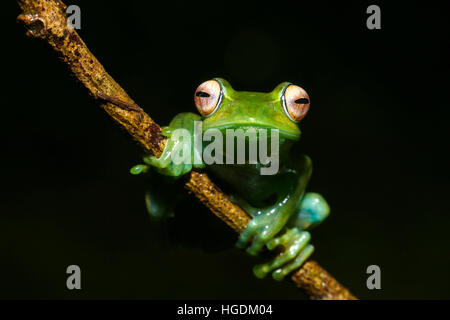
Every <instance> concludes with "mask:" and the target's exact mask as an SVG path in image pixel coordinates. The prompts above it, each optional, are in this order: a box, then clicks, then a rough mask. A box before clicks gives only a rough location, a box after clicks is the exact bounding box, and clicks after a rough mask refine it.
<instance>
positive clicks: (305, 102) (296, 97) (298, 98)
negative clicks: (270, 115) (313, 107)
mask: <svg viewBox="0 0 450 320" xmlns="http://www.w3.org/2000/svg"><path fill="white" fill-rule="evenodd" d="M282 102H283V109H284V112H285V113H286V115H287V116H288V117H289V118H290V119H291V120H293V121H295V122H297V121H300V120H302V119H303V118H304V117H305V116H306V114H307V113H308V110H309V104H310V100H309V96H308V94H307V93H306V91H305V90H303V88H300V87H299V86H296V85H294V84H290V85H288V86H287V87H286V89H285V90H284V94H283V96H282Z"/></svg>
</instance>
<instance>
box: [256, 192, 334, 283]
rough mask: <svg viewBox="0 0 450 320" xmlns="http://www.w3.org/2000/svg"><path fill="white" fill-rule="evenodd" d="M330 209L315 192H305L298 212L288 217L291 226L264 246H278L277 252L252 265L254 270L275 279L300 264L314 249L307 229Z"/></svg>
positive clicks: (280, 277)
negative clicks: (271, 257)
mask: <svg viewBox="0 0 450 320" xmlns="http://www.w3.org/2000/svg"><path fill="white" fill-rule="evenodd" d="M329 213H330V207H329V206H328V204H327V202H326V201H325V199H324V198H323V197H322V196H321V195H320V194H318V193H312V192H309V193H306V194H305V195H304V196H303V198H302V199H301V201H300V203H299V206H298V214H297V215H294V216H293V217H292V219H291V221H289V223H288V225H291V226H292V227H291V229H289V228H288V229H287V231H286V232H285V233H284V234H283V235H281V236H280V237H278V238H275V239H272V240H270V241H269V242H268V243H267V244H266V246H267V248H268V249H269V250H273V249H275V248H277V247H281V248H282V249H281V252H280V254H279V255H278V256H277V257H276V258H275V259H273V260H272V261H270V262H268V263H264V264H261V265H257V266H255V268H254V269H253V273H254V274H255V275H256V277H258V278H264V277H265V276H266V275H267V274H268V273H269V272H272V271H273V272H272V276H273V278H274V279H275V280H282V279H283V278H284V277H285V276H286V275H287V274H289V273H290V272H292V271H294V270H295V269H297V268H299V267H300V266H301V265H302V264H303V263H304V262H305V261H306V259H308V257H309V256H310V255H311V254H312V253H313V251H314V247H313V245H311V244H308V243H309V240H310V239H311V236H310V234H309V232H308V231H304V230H310V229H311V228H313V227H316V226H318V225H319V224H320V223H321V222H322V221H323V220H325V218H326V217H328V215H329Z"/></svg>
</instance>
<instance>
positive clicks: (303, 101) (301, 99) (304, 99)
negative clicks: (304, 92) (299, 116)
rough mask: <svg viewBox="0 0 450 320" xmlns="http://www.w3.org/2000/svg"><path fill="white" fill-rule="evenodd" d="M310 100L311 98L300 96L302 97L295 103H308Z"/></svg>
mask: <svg viewBox="0 0 450 320" xmlns="http://www.w3.org/2000/svg"><path fill="white" fill-rule="evenodd" d="M308 102H309V100H308V99H306V98H300V99H297V100H295V103H298V104H307V103H308Z"/></svg>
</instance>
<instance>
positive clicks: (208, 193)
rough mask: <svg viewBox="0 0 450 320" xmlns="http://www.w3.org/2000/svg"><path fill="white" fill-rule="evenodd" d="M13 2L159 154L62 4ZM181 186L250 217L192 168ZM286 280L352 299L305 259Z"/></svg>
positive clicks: (230, 218)
mask: <svg viewBox="0 0 450 320" xmlns="http://www.w3.org/2000/svg"><path fill="white" fill-rule="evenodd" d="M17 2H18V4H19V6H20V8H21V9H22V11H23V13H22V14H20V15H19V17H18V20H19V21H22V22H23V23H24V24H25V26H26V27H27V29H28V31H27V35H28V36H30V37H36V38H41V39H43V40H45V41H47V42H48V43H49V44H50V45H51V46H52V48H53V49H54V50H55V51H56V52H57V53H58V54H59V56H60V57H61V58H62V60H63V61H64V62H65V63H66V65H68V66H69V68H70V70H71V71H72V72H73V74H74V75H75V76H76V77H77V78H78V80H80V81H81V83H82V84H83V85H84V86H85V87H86V88H87V89H88V90H89V93H90V94H91V95H92V96H93V97H94V98H96V99H98V100H99V102H100V105H101V107H102V108H103V109H104V110H105V111H106V112H107V113H108V114H109V115H110V116H111V117H112V118H113V119H114V120H115V121H117V122H118V123H119V124H120V125H121V126H123V127H124V128H125V129H126V130H127V131H128V132H129V133H130V135H131V136H132V137H133V139H135V140H136V141H138V142H139V143H140V144H141V145H142V147H143V148H144V149H145V151H146V152H148V153H150V154H153V155H155V156H157V157H159V156H160V155H161V152H162V150H163V149H164V143H165V140H164V137H163V136H162V134H161V128H160V127H159V126H158V124H156V123H155V122H154V121H153V120H152V119H151V118H150V117H149V116H148V115H147V114H146V113H145V112H144V111H143V110H142V109H141V108H140V107H139V106H138V105H137V104H136V103H135V102H134V101H133V100H132V99H131V98H130V97H129V96H128V95H127V93H126V92H125V90H123V89H122V88H121V87H120V86H119V84H118V83H116V82H115V81H114V79H113V78H112V77H111V76H110V75H109V74H108V73H106V71H105V69H104V68H103V66H102V65H101V64H100V62H99V61H98V60H97V59H96V58H95V57H94V55H93V54H92V53H91V52H90V51H89V49H88V48H87V46H86V44H85V43H84V42H83V40H82V39H81V38H80V36H79V35H78V34H77V32H76V31H75V30H74V29H73V28H71V27H69V26H68V25H67V17H66V12H65V11H66V6H65V4H64V3H63V2H62V1H60V0H17ZM185 187H186V189H187V190H188V192H190V193H192V194H194V195H195V196H196V197H197V198H198V199H199V200H200V201H201V202H202V203H203V204H204V205H205V206H206V207H208V208H209V209H210V210H211V211H212V212H213V213H214V214H215V215H216V216H218V217H219V218H220V219H222V220H223V221H224V222H225V223H226V224H228V226H230V227H231V228H233V229H234V230H235V231H236V232H241V231H242V230H244V228H245V226H246V225H247V223H248V222H249V221H250V217H249V216H248V215H247V214H246V213H245V212H244V211H243V210H242V209H241V208H240V207H239V206H237V205H235V204H234V203H233V202H231V201H230V199H229V197H228V196H227V195H226V194H224V193H223V192H222V191H221V190H220V189H219V188H218V187H217V186H216V185H214V184H213V183H212V181H211V180H210V179H209V177H208V176H207V175H206V174H205V173H200V172H196V171H193V172H191V173H190V174H189V176H188V178H187V182H186V183H185ZM291 279H292V281H293V282H294V283H295V284H296V285H297V286H298V287H300V288H302V289H304V290H305V292H306V293H307V294H308V295H309V296H310V298H311V299H342V300H349V299H356V298H355V297H354V296H353V295H352V294H351V293H350V292H349V291H348V290H347V289H346V288H344V287H343V286H342V285H341V284H339V283H338V282H337V281H336V280H335V279H334V278H333V277H332V276H331V275H330V274H329V273H328V272H327V271H325V270H324V269H323V268H322V267H320V266H319V265H318V264H317V263H316V262H314V261H307V262H306V263H305V264H304V265H303V266H302V267H301V268H300V269H299V270H298V271H296V272H295V273H294V274H293V275H292V277H291Z"/></svg>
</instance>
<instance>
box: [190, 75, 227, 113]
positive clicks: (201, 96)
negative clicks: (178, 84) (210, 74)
mask: <svg viewBox="0 0 450 320" xmlns="http://www.w3.org/2000/svg"><path fill="white" fill-rule="evenodd" d="M194 102H195V106H196V107H197V109H198V111H199V112H200V114H201V115H202V116H205V117H208V116H211V115H212V114H213V113H214V112H215V111H216V110H217V109H218V108H219V106H220V103H221V102H222V89H221V87H220V83H219V82H218V81H217V80H208V81H205V82H203V83H202V84H201V85H199V86H198V88H197V90H195V94H194Z"/></svg>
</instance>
